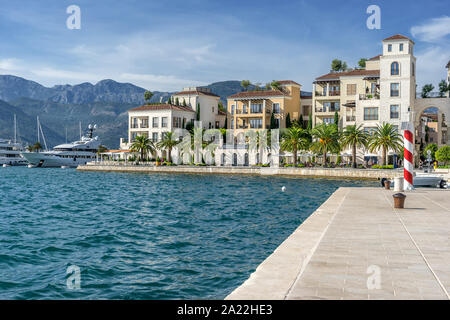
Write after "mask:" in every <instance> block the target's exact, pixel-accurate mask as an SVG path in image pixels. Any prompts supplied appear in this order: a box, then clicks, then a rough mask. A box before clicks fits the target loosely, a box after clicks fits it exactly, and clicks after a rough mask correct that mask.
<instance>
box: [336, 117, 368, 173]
mask: <svg viewBox="0 0 450 320" xmlns="http://www.w3.org/2000/svg"><path fill="white" fill-rule="evenodd" d="M361 127H362V125H360V126H359V127H356V125H351V126H347V127H346V128H345V130H344V132H343V134H342V141H341V142H342V146H344V147H351V148H352V162H353V164H352V166H353V168H356V148H358V147H366V146H367V143H368V141H369V137H368V135H367V133H365V132H364V130H363V129H362V128H361Z"/></svg>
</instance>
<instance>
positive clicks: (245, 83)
mask: <svg viewBox="0 0 450 320" xmlns="http://www.w3.org/2000/svg"><path fill="white" fill-rule="evenodd" d="M250 85H251V82H250V80H242V81H241V86H242V88H244V90H245V91H247V89H248V87H249V86H250Z"/></svg>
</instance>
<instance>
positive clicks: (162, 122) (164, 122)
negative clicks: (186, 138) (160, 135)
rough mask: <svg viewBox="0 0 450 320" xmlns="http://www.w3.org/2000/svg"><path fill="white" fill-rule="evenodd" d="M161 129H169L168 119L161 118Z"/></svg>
mask: <svg viewBox="0 0 450 320" xmlns="http://www.w3.org/2000/svg"><path fill="white" fill-rule="evenodd" d="M161 128H167V117H162V118H161Z"/></svg>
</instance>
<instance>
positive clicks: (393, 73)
mask: <svg viewBox="0 0 450 320" xmlns="http://www.w3.org/2000/svg"><path fill="white" fill-rule="evenodd" d="M398 74H399V69H398V62H392V63H391V76H398Z"/></svg>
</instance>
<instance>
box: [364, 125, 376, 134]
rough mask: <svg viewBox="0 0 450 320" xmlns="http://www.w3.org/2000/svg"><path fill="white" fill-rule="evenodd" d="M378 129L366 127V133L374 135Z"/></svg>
mask: <svg viewBox="0 0 450 320" xmlns="http://www.w3.org/2000/svg"><path fill="white" fill-rule="evenodd" d="M376 129H377V128H375V127H365V128H364V132H365V133H367V134H369V135H372V134H373V133H374V131H375V130H376Z"/></svg>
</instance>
